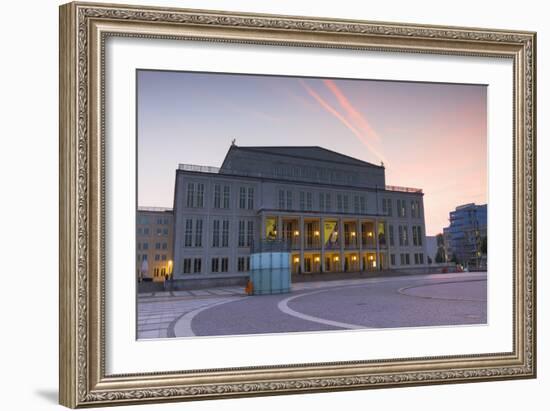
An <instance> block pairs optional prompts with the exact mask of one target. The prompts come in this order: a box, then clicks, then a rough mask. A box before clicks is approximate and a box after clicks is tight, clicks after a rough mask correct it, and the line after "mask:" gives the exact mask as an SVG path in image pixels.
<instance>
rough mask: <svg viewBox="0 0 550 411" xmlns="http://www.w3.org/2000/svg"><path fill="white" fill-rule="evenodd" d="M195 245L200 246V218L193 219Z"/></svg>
mask: <svg viewBox="0 0 550 411" xmlns="http://www.w3.org/2000/svg"><path fill="white" fill-rule="evenodd" d="M195 247H202V220H197V221H195Z"/></svg>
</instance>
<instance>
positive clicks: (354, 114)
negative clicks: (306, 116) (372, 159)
mask: <svg viewBox="0 0 550 411" xmlns="http://www.w3.org/2000/svg"><path fill="white" fill-rule="evenodd" d="M323 83H324V84H325V86H327V88H328V89H329V90H330V91H332V93H333V94H334V96H335V97H336V99H337V100H338V103H340V106H341V107H342V108H343V109H344V110H345V111H346V112H347V114H348V116H349V117H350V118H351V119H352V120H353V121H354V123H356V125H357V126H358V128H359V129H361V130H363V131H364V132H366V133H367V136H371V137H374V138H375V139H376V141H380V136H379V135H378V134H377V133H376V131H374V129H373V128H372V127H371V125H370V124H369V122H368V121H367V119H366V118H365V117H364V116H363V115H362V114H361V113H360V112H359V111H357V109H356V108H355V107H354V106H353V104H351V102H350V101H349V100H348V99H347V97H346V96H345V95H344V93H343V92H342V90H340V88H338V86H337V85H336V83H335V82H334V81H332V80H323Z"/></svg>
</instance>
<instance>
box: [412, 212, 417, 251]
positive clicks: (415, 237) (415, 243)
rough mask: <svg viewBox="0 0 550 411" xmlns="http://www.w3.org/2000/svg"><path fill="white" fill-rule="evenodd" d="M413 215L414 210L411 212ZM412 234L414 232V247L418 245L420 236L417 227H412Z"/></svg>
mask: <svg viewBox="0 0 550 411" xmlns="http://www.w3.org/2000/svg"><path fill="white" fill-rule="evenodd" d="M411 214H412V210H411ZM412 232H413V245H418V235H417V233H416V226H415V225H413V226H412Z"/></svg>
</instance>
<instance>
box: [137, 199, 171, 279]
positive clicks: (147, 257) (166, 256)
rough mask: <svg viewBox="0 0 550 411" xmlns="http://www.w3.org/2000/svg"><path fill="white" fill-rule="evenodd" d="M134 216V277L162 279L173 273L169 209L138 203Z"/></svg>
mask: <svg viewBox="0 0 550 411" xmlns="http://www.w3.org/2000/svg"><path fill="white" fill-rule="evenodd" d="M136 217H137V218H136V231H137V233H136V234H137V235H136V274H137V278H138V280H139V281H157V282H158V281H164V280H165V279H166V277H167V276H170V275H171V274H172V273H173V264H174V261H173V260H174V257H173V227H174V224H173V223H174V220H173V213H172V210H171V209H166V208H156V207H155V208H153V207H140V208H139V209H138V210H137V215H136Z"/></svg>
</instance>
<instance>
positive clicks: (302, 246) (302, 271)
mask: <svg viewBox="0 0 550 411" xmlns="http://www.w3.org/2000/svg"><path fill="white" fill-rule="evenodd" d="M304 237H305V236H304V217H303V216H300V273H302V274H303V273H304V243H305V238H304Z"/></svg>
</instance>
